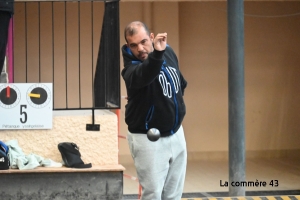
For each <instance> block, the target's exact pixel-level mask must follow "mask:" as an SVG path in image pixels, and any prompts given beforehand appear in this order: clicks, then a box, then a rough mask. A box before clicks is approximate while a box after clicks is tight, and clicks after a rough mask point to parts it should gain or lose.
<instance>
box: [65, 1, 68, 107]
mask: <svg viewBox="0 0 300 200" xmlns="http://www.w3.org/2000/svg"><path fill="white" fill-rule="evenodd" d="M67 48H68V47H67V3H66V1H65V65H66V66H65V72H66V108H68V51H67Z"/></svg>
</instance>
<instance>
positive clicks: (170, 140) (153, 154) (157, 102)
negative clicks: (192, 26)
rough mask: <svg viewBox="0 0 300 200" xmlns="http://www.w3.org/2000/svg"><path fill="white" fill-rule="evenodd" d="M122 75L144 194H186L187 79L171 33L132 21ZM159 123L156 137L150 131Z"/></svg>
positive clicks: (156, 198) (154, 197)
mask: <svg viewBox="0 0 300 200" xmlns="http://www.w3.org/2000/svg"><path fill="white" fill-rule="evenodd" d="M124 35H125V40H126V42H127V44H125V45H124V46H123V47H122V54H123V59H124V69H123V70H122V77H123V79H124V81H125V84H126V89H127V100H128V102H127V105H126V112H125V121H126V123H127V125H128V137H127V138H128V144H129V148H130V151H131V155H132V157H133V159H134V164H135V167H136V170H137V175H138V179H139V183H140V185H141V186H142V196H141V199H142V200H160V199H162V200H177V199H181V195H182V192H183V186H184V179H185V173H186V164H187V150H186V142H185V136H184V131H183V128H182V126H181V123H182V120H183V118H184V116H185V112H186V110H185V104H184V100H183V93H184V89H185V88H186V85H187V82H186V80H185V79H184V78H183V76H182V75H181V73H180V71H179V67H178V60H177V56H176V55H175V53H174V51H173V50H172V49H171V48H170V47H169V46H168V45H167V33H159V34H157V35H156V36H155V37H154V34H153V33H150V32H149V30H148V28H147V26H146V25H145V24H144V23H142V22H139V21H134V22H131V23H130V24H129V25H127V27H126V28H125V31H124ZM151 128H156V129H158V130H159V131H160V134H161V137H160V139H159V140H157V141H156V142H152V141H150V140H148V138H147V131H148V130H149V129H151Z"/></svg>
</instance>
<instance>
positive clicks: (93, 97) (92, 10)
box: [91, 1, 95, 109]
mask: <svg viewBox="0 0 300 200" xmlns="http://www.w3.org/2000/svg"><path fill="white" fill-rule="evenodd" d="M93 8H94V1H92V2H91V18H92V19H91V20H92V21H91V26H92V27H91V29H92V30H91V34H92V35H91V39H92V41H91V43H92V78H91V81H92V104H93V106H92V107H93V109H94V108H95V95H94V9H93Z"/></svg>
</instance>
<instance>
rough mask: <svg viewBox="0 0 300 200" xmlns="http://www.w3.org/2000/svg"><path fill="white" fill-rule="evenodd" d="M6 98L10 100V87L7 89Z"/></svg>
mask: <svg viewBox="0 0 300 200" xmlns="http://www.w3.org/2000/svg"><path fill="white" fill-rule="evenodd" d="M6 97H7V98H10V87H9V86H7V87H6Z"/></svg>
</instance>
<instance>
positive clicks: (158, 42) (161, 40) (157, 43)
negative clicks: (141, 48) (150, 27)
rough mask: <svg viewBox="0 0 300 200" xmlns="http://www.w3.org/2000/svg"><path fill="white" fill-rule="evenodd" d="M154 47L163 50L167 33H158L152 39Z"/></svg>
mask: <svg viewBox="0 0 300 200" xmlns="http://www.w3.org/2000/svg"><path fill="white" fill-rule="evenodd" d="M153 44H154V49H156V50H157V51H163V50H165V49H166V46H167V33H158V34H157V35H156V37H155V38H154V41H153Z"/></svg>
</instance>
